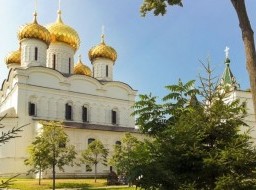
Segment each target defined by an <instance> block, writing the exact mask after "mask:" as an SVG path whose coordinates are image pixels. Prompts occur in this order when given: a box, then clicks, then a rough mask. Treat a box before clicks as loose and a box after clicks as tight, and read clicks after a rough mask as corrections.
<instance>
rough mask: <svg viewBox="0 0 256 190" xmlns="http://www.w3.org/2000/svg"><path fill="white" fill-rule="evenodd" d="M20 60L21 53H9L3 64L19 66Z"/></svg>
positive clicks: (18, 51) (17, 51)
mask: <svg viewBox="0 0 256 190" xmlns="http://www.w3.org/2000/svg"><path fill="white" fill-rule="evenodd" d="M20 60H21V52H20V50H16V51H13V52H10V53H9V54H8V55H7V56H6V58H5V63H6V64H7V65H9V64H19V65H20V62H21V61H20Z"/></svg>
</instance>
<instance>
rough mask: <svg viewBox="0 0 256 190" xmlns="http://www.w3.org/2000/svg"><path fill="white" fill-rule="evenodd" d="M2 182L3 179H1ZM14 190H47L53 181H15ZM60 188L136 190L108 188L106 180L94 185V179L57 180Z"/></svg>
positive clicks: (57, 187)
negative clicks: (39, 182)
mask: <svg viewBox="0 0 256 190" xmlns="http://www.w3.org/2000/svg"><path fill="white" fill-rule="evenodd" d="M0 180H2V179H0ZM9 188H12V189H20V190H46V189H48V190H49V189H51V188H52V180H51V179H43V180H42V181H41V185H38V180H37V179H19V178H17V179H15V181H13V182H12V185H11V186H10V187H9ZM59 188H80V189H82V190H89V189H90V190H93V189H99V190H104V189H107V190H112V189H115V190H135V188H129V187H123V186H121V187H117V186H112V187H111V186H106V180H105V179H97V182H96V183H94V179H56V189H59Z"/></svg>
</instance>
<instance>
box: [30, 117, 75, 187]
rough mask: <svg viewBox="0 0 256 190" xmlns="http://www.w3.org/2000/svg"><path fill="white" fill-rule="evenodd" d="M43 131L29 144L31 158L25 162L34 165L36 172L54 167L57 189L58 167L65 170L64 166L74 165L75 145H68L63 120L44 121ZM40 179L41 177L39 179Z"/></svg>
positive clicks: (53, 177) (53, 172)
mask: <svg viewBox="0 0 256 190" xmlns="http://www.w3.org/2000/svg"><path fill="white" fill-rule="evenodd" d="M41 124H42V126H43V127H42V131H41V133H40V134H39V135H38V136H37V137H36V138H35V140H34V141H33V142H32V144H31V146H29V153H30V155H29V158H28V159H26V160H25V164H27V165H30V166H32V170H31V171H34V172H38V173H39V175H40V173H41V172H42V171H43V170H45V169H48V168H51V169H52V179H53V187H52V188H53V190H55V178H56V176H55V175H56V167H57V168H58V169H59V170H60V171H64V168H63V166H65V165H73V160H74V159H75V157H76V152H75V147H74V146H73V145H68V142H69V139H68V136H67V134H66V133H65V132H64V130H63V126H62V123H61V122H56V121H49V122H46V121H43V122H41ZM39 181H40V179H39Z"/></svg>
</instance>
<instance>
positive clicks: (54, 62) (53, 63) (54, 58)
mask: <svg viewBox="0 0 256 190" xmlns="http://www.w3.org/2000/svg"><path fill="white" fill-rule="evenodd" d="M52 68H53V69H54V70H55V69H56V55H55V54H53V57H52Z"/></svg>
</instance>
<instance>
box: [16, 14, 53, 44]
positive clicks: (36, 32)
mask: <svg viewBox="0 0 256 190" xmlns="http://www.w3.org/2000/svg"><path fill="white" fill-rule="evenodd" d="M36 17H37V13H36V12H35V13H34V20H33V22H32V23H29V24H25V25H23V26H21V28H20V30H19V32H18V39H19V40H20V41H21V40H23V39H25V38H35V39H39V40H42V41H44V42H45V43H46V44H47V45H49V44H50V42H51V35H50V32H49V31H48V30H47V29H46V28H45V27H44V26H42V25H40V24H38V23H37V19H36Z"/></svg>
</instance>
